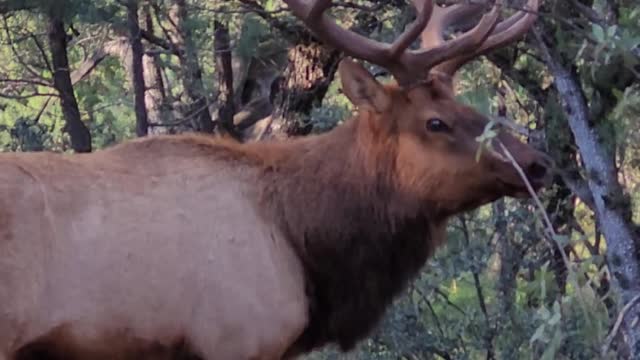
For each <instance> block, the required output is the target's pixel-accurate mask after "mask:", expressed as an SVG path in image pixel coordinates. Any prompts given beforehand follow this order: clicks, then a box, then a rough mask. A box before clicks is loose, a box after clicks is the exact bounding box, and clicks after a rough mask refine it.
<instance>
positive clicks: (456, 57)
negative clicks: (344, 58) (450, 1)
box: [284, 0, 539, 85]
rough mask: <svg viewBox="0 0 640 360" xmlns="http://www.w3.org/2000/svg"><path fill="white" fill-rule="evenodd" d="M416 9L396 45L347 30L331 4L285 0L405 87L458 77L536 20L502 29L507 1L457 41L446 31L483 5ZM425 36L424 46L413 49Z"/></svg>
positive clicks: (419, 1)
mask: <svg viewBox="0 0 640 360" xmlns="http://www.w3.org/2000/svg"><path fill="white" fill-rule="evenodd" d="M412 1H413V5H414V7H415V8H416V11H417V16H416V19H415V21H414V22H413V23H412V24H411V25H410V26H409V27H408V28H407V29H406V30H405V32H403V33H402V34H401V35H400V36H399V37H398V38H397V39H396V40H395V41H394V42H393V43H392V44H387V43H381V42H378V41H374V40H371V39H368V38H366V37H364V36H362V35H359V34H357V33H355V32H353V31H350V30H347V29H344V28H342V27H340V26H339V25H338V24H336V23H335V21H334V20H332V19H331V18H330V17H329V15H327V14H326V11H327V10H328V9H329V8H330V7H331V6H332V1H331V0H307V1H306V2H305V1H304V0H284V2H285V3H287V5H289V8H290V9H291V11H292V12H293V13H294V15H296V16H297V17H298V18H300V19H301V20H302V21H303V22H304V23H305V24H306V25H307V27H308V28H309V29H310V30H311V31H312V32H313V33H314V34H315V35H316V36H317V37H318V38H319V39H321V40H322V41H324V42H325V43H327V44H328V45H331V46H333V47H335V48H337V49H339V50H341V51H343V52H344V53H345V54H347V55H349V56H352V57H355V58H359V59H363V60H366V61H369V62H371V63H374V64H377V65H380V66H383V67H385V68H387V69H388V70H389V71H390V72H391V74H392V75H393V76H394V77H395V78H396V80H397V81H398V83H399V84H400V85H408V84H410V83H412V82H414V81H416V80H420V79H423V78H424V77H425V76H426V75H427V74H428V72H429V71H430V70H431V69H433V68H437V69H438V71H440V72H444V73H446V74H451V75H453V74H454V73H455V71H457V69H458V68H459V67H460V66H462V65H463V64H464V63H466V62H468V61H469V60H471V59H473V58H474V57H477V56H479V55H481V54H484V53H486V52H487V51H489V50H492V49H495V48H497V47H500V46H503V45H504V44H506V43H508V42H510V41H512V40H513V39H515V38H517V37H519V36H521V35H522V34H524V33H525V32H526V31H527V30H528V28H529V27H530V26H531V24H532V23H533V21H534V20H535V18H536V16H535V14H534V15H533V16H532V15H531V13H529V12H528V11H520V12H518V13H517V14H514V15H513V16H511V17H510V18H509V19H507V20H505V21H503V22H501V23H500V24H498V17H499V8H500V7H501V6H502V0H496V2H495V4H494V6H493V8H492V9H491V11H490V12H489V13H487V14H485V15H484V16H483V17H482V19H481V20H480V22H479V23H478V24H477V25H476V26H475V27H474V28H473V29H471V30H469V31H468V32H466V33H464V34H463V35H461V36H458V37H456V38H455V39H452V40H448V41H445V40H444V37H443V32H444V30H445V29H446V28H447V27H448V26H450V25H452V24H454V23H456V22H459V21H460V20H461V19H463V18H465V17H468V16H469V15H471V14H472V13H473V12H477V11H478V10H481V8H482V7H483V6H482V5H477V4H475V5H469V4H466V5H462V4H460V5H453V6H448V7H446V8H442V7H440V6H438V5H434V3H433V0H412ZM538 3H539V0H529V7H530V8H532V10H533V12H535V11H537V8H538ZM419 36H421V40H422V41H421V42H422V47H421V48H420V49H417V50H410V49H408V47H409V46H410V45H411V43H413V42H414V41H415V40H416V39H417V38H418V37H419Z"/></svg>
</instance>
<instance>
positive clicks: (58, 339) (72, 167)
mask: <svg viewBox="0 0 640 360" xmlns="http://www.w3.org/2000/svg"><path fill="white" fill-rule="evenodd" d="M286 2H287V3H288V4H289V6H290V8H291V9H292V10H293V12H294V13H295V14H296V15H297V16H299V17H300V18H302V19H303V20H305V22H306V23H307V25H308V26H309V27H310V28H311V30H313V31H314V32H315V33H316V35H317V36H319V37H320V38H321V39H323V40H325V41H326V42H327V43H328V44H330V45H333V46H336V47H338V48H340V49H342V50H343V51H344V52H345V53H347V54H348V55H351V56H353V57H357V58H360V59H363V60H368V61H370V62H374V63H378V64H380V65H384V66H386V67H387V68H388V69H389V70H390V71H391V73H392V74H393V75H394V77H395V78H396V80H397V83H398V84H396V85H382V84H380V83H378V82H377V81H376V80H375V79H374V78H373V77H372V76H371V75H370V74H369V73H368V72H367V71H366V70H365V69H364V68H363V67H362V66H361V65H359V64H357V63H356V62H354V61H351V60H344V61H343V62H342V63H341V65H340V68H339V73H340V77H341V81H342V86H343V90H344V93H345V94H346V96H347V97H348V98H349V99H350V100H351V102H352V103H353V104H354V105H355V106H356V107H357V108H358V114H357V115H356V116H354V118H352V119H350V120H349V121H347V122H346V123H345V124H344V125H341V126H338V127H337V128H335V129H334V130H332V131H330V132H328V133H326V134H322V135H316V136H310V137H306V138H301V139H291V140H288V141H283V142H263V143H251V144H238V143H234V142H228V141H224V140H219V139H213V138H210V137H207V136H205V135H167V136H157V137H150V138H144V139H137V140H133V141H129V142H126V143H124V144H121V145H118V146H115V147H112V148H110V149H106V150H103V151H98V152H95V153H92V154H75V155H61V154H51V153H37V154H36V153H31V154H29V153H24V154H2V155H1V156H0V359H1V360H8V359H16V360H17V359H138V358H157V359H159V358H167V359H168V358H181V357H182V358H190V359H194V358H201V359H281V358H294V357H296V356H297V355H300V354H303V353H305V352H308V351H310V350H312V349H316V348H318V347H320V346H323V345H325V344H331V343H333V344H338V345H339V346H340V347H341V348H342V349H343V350H348V349H351V348H352V347H353V346H354V345H355V344H356V343H357V342H358V341H360V340H361V339H363V338H364V337H366V336H367V335H368V333H369V332H370V331H371V330H372V329H373V328H374V327H375V326H376V324H377V323H378V320H379V319H380V317H381V316H382V314H383V313H384V311H385V309H386V308H387V307H388V306H389V304H390V303H391V302H392V300H393V298H394V297H395V296H396V295H397V294H399V293H400V292H401V290H402V289H403V288H404V287H405V285H406V284H407V283H408V282H409V281H411V279H412V278H413V277H414V276H415V275H416V274H417V273H418V271H419V269H420V268H421V267H422V266H423V265H424V263H425V262H426V260H427V259H428V257H429V256H430V255H431V254H432V253H433V252H434V250H435V249H436V247H437V246H438V245H440V244H442V243H443V242H444V241H445V227H446V225H447V219H448V218H450V217H451V216H453V215H455V214H458V213H460V212H464V211H467V210H470V209H473V208H475V207H478V206H480V205H482V204H486V203H488V202H491V201H493V200H495V199H498V198H500V197H503V196H527V191H526V187H525V184H524V183H523V182H522V180H521V179H520V177H519V176H518V173H517V172H516V170H515V169H514V168H513V167H512V164H510V163H509V162H508V161H506V160H505V159H504V156H503V154H501V153H500V147H496V149H497V150H495V151H484V152H483V153H482V156H481V157H480V159H479V160H478V161H476V158H475V156H476V152H477V148H478V143H477V142H476V140H475V139H476V137H477V136H478V135H480V134H481V133H482V131H483V129H484V127H485V125H486V124H487V119H486V118H485V117H484V116H482V115H480V114H478V113H477V112H475V111H474V110H473V109H471V108H469V107H467V106H464V105H462V104H460V103H458V102H456V100H455V99H454V96H453V90H452V87H451V80H450V78H451V76H453V74H454V73H455V71H456V70H457V69H458V68H459V67H460V66H461V65H462V64H464V63H465V62H466V61H468V60H470V59H472V58H473V57H475V56H478V55H480V54H482V53H484V52H486V51H489V50H491V49H493V48H496V47H498V46H503V45H504V44H506V43H508V42H510V41H513V40H514V39H515V38H517V37H519V36H521V35H522V34H524V33H525V32H526V31H527V28H528V27H529V26H530V25H531V23H532V22H533V19H534V18H535V15H533V14H534V13H535V10H536V9H537V7H538V3H537V1H536V0H531V1H530V2H529V4H528V5H529V8H530V10H533V12H527V11H523V12H518V13H516V14H514V15H512V16H511V17H509V18H508V19H506V20H504V21H502V22H499V23H498V21H497V20H498V13H497V9H498V7H499V3H498V4H496V6H495V7H494V9H493V10H492V11H491V12H489V13H488V14H487V15H485V16H484V17H483V18H482V20H481V21H480V22H479V23H478V25H477V26H476V27H475V28H473V29H472V30H470V31H469V32H467V33H465V34H464V35H462V36H460V37H458V38H456V39H454V40H449V41H444V40H443V39H442V33H443V29H444V28H445V27H446V26H447V25H450V24H452V23H453V22H454V21H457V20H458V19H459V18H460V17H462V16H464V15H465V14H468V13H469V10H473V9H471V8H470V7H469V6H467V5H464V6H463V5H456V6H453V7H447V8H440V7H438V6H435V5H433V4H432V3H431V2H430V1H418V0H416V1H414V5H415V6H416V8H417V19H416V21H415V23H414V24H413V25H412V26H410V27H409V29H408V30H407V32H405V33H404V34H402V35H401V36H400V37H399V38H398V41H397V42H396V43H394V44H393V45H391V46H383V45H382V44H378V43H375V42H372V41H369V40H366V39H365V40H363V39H361V38H359V36H358V35H355V34H353V33H350V32H347V31H345V30H342V29H341V28H338V27H337V25H336V24H335V23H333V22H332V21H331V20H330V18H329V17H328V15H326V14H324V13H325V10H327V8H328V7H329V4H330V2H329V1H319V2H315V3H311V4H310V5H304V4H303V3H298V2H294V1H292V0H289V1H286ZM471 7H473V6H471ZM473 11H477V8H476V9H475V10H473ZM419 36H422V49H420V50H406V48H407V47H408V46H409V44H410V43H412V42H413V40H415V39H416V38H417V37H419ZM415 80H417V81H415ZM496 141H499V142H500V143H501V144H503V145H504V146H505V147H506V148H507V149H508V150H509V151H510V152H511V153H512V154H513V155H514V157H515V159H516V160H517V161H518V163H519V165H520V166H521V167H522V168H523V169H524V170H525V171H526V173H527V175H528V177H529V178H530V181H531V183H532V184H533V185H534V187H535V188H536V189H538V188H540V187H541V186H542V185H543V183H544V180H545V177H546V163H545V161H546V160H545V157H544V156H543V155H541V154H540V153H538V152H536V151H535V150H533V149H532V148H530V147H529V146H528V145H526V144H524V143H522V142H520V141H519V140H518V139H516V138H515V137H513V136H512V135H510V134H509V133H508V132H507V131H504V130H501V131H500V133H499V135H498V137H497V139H496Z"/></svg>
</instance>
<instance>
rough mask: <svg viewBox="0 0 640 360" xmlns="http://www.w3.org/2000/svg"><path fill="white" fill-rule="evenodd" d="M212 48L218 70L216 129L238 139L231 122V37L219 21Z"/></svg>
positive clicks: (216, 23) (233, 108)
mask: <svg viewBox="0 0 640 360" xmlns="http://www.w3.org/2000/svg"><path fill="white" fill-rule="evenodd" d="M213 26H214V42H215V44H214V50H215V57H216V70H217V72H218V102H219V103H220V104H221V105H220V108H219V109H218V124H217V125H218V130H219V131H220V133H221V134H226V135H231V136H232V137H233V138H235V139H240V136H239V134H238V132H237V131H236V128H235V126H234V123H233V116H234V115H235V113H236V109H235V102H234V100H235V98H234V95H233V67H232V64H231V39H230V37H229V29H228V28H227V26H226V25H224V24H223V23H221V22H220V21H215V22H214V25H213Z"/></svg>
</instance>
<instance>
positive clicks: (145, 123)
mask: <svg viewBox="0 0 640 360" xmlns="http://www.w3.org/2000/svg"><path fill="white" fill-rule="evenodd" d="M127 24H128V27H129V45H130V46H131V78H132V79H131V80H132V85H133V100H134V108H135V113H136V135H138V136H146V135H147V134H148V132H149V120H148V118H147V108H146V105H145V83H144V69H143V67H142V57H143V56H144V48H143V47H142V37H141V35H140V24H139V19H138V2H137V0H129V3H128V4H127Z"/></svg>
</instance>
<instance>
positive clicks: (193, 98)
mask: <svg viewBox="0 0 640 360" xmlns="http://www.w3.org/2000/svg"><path fill="white" fill-rule="evenodd" d="M169 19H170V20H171V22H172V23H173V25H174V29H173V31H172V32H171V37H172V39H171V40H172V42H173V45H174V46H176V47H177V48H178V49H180V50H179V52H178V53H179V58H180V68H181V70H182V84H183V86H184V91H185V94H186V95H187V98H188V100H189V102H190V103H189V104H188V111H187V115H186V116H188V117H190V118H192V119H193V120H194V121H193V123H194V125H195V127H196V130H198V131H202V132H207V133H212V132H213V121H212V120H211V114H210V113H209V104H208V101H207V96H206V93H205V90H204V84H203V82H202V68H201V67H200V62H199V60H198V52H197V50H196V47H195V43H194V41H193V38H192V34H191V30H190V29H189V26H188V25H187V24H186V23H187V22H188V13H187V4H186V0H173V5H172V7H171V11H170V12H169Z"/></svg>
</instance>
